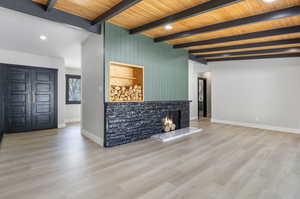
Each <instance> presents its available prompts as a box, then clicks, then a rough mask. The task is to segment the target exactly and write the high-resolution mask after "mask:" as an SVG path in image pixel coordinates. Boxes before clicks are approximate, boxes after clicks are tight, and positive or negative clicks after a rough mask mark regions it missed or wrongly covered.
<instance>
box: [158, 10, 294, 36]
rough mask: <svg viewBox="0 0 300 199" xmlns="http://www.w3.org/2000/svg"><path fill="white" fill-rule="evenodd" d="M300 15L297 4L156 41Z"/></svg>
mask: <svg viewBox="0 0 300 199" xmlns="http://www.w3.org/2000/svg"><path fill="white" fill-rule="evenodd" d="M297 15H300V6H295V7H291V8H286V9H282V10H277V11H273V12H268V13H265V14H260V15H255V16H251V17H246V18H241V19H237V20H233V21H226V22H223V23H219V24H214V25H210V26H206V27H202V28H196V29H193V30H188V31H184V32H179V33H175V34H171V35H167V36H163V37H158V38H155V39H154V41H155V42H161V41H167V40H172V39H179V38H183V37H190V36H193V35H197V34H201V33H208V32H213V31H218V30H223V29H228V28H234V27H239V26H244V25H249V24H255V23H261V22H264V21H270V20H276V19H281V18H286V17H292V16H297Z"/></svg>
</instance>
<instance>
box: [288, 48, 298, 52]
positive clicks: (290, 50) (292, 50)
mask: <svg viewBox="0 0 300 199" xmlns="http://www.w3.org/2000/svg"><path fill="white" fill-rule="evenodd" d="M299 51H300V49H299V48H292V49H289V50H288V52H299Z"/></svg>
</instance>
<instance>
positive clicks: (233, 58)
mask: <svg viewBox="0 0 300 199" xmlns="http://www.w3.org/2000/svg"><path fill="white" fill-rule="evenodd" d="M286 57H300V53H291V54H278V55H260V56H251V57H231V58H230V57H228V58H223V59H208V60H207V62H217V61H235V60H236V61H237V60H251V59H274V58H286Z"/></svg>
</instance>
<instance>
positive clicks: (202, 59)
mask: <svg viewBox="0 0 300 199" xmlns="http://www.w3.org/2000/svg"><path fill="white" fill-rule="evenodd" d="M189 59H190V60H193V61H196V62H199V63H201V64H205V65H206V64H207V62H206V60H205V58H203V57H196V56H194V55H192V54H189Z"/></svg>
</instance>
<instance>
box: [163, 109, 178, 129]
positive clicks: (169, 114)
mask: <svg viewBox="0 0 300 199" xmlns="http://www.w3.org/2000/svg"><path fill="white" fill-rule="evenodd" d="M166 117H168V118H169V119H171V120H172V121H173V123H174V124H175V125H176V128H175V130H177V129H181V111H179V110H178V111H168V112H167V113H166V114H165V116H164V118H166Z"/></svg>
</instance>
